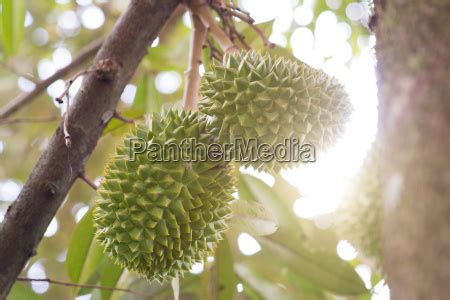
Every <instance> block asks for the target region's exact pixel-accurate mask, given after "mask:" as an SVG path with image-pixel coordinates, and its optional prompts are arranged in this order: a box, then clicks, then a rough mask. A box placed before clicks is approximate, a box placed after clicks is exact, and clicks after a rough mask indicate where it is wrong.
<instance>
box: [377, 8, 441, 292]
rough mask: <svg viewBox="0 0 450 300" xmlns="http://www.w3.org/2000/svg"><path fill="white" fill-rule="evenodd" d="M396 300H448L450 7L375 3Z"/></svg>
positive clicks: (387, 253) (387, 230) (387, 237)
mask: <svg viewBox="0 0 450 300" xmlns="http://www.w3.org/2000/svg"><path fill="white" fill-rule="evenodd" d="M375 10H376V15H375V19H374V22H372V23H373V25H374V27H375V34H376V38H377V46H376V55H377V60H378V67H377V68H378V80H379V98H380V118H379V123H380V125H379V127H380V134H381V139H382V141H383V165H382V174H383V181H384V182H383V184H384V187H383V197H384V209H385V220H384V228H383V230H384V260H385V261H384V267H385V271H386V273H387V280H388V284H389V287H390V289H391V299H396V300H397V299H407V300H415V299H448V297H449V295H450V153H449V149H450V99H449V95H450V84H449V78H450V51H449V48H448V47H449V45H450V17H449V15H450V1H448V0H430V1H422V0H412V1H405V0H391V1H388V0H386V1H384V0H378V1H375Z"/></svg>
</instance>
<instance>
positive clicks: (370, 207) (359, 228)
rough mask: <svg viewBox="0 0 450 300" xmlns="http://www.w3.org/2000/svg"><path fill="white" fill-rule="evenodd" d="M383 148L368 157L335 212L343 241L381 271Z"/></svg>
mask: <svg viewBox="0 0 450 300" xmlns="http://www.w3.org/2000/svg"><path fill="white" fill-rule="evenodd" d="M378 152H379V148H378V147H377V146H373V148H372V149H371V150H370V151H369V153H368V154H367V156H366V158H365V160H364V163H363V165H362V166H361V169H360V170H359V171H358V172H357V173H356V174H355V176H354V177H353V178H352V179H351V181H350V182H349V184H348V186H347V188H346V190H345V192H344V195H343V199H342V202H341V204H340V206H339V208H338V209H337V211H336V213H335V225H336V229H337V232H338V234H339V236H340V238H341V239H345V240H347V241H349V242H350V243H351V244H353V245H354V246H355V247H356V249H357V250H358V251H359V252H360V254H362V258H363V259H364V260H365V261H366V262H368V263H369V264H371V265H372V266H373V267H376V268H377V269H380V268H381V222H382V202H381V181H380V173H379V165H378V163H379V153H378Z"/></svg>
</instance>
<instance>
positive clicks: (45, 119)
mask: <svg viewBox="0 0 450 300" xmlns="http://www.w3.org/2000/svg"><path fill="white" fill-rule="evenodd" d="M60 118H61V117H59V116H49V117H42V118H15V119H0V125H5V124H19V123H48V122H54V121H58V120H59V119H60Z"/></svg>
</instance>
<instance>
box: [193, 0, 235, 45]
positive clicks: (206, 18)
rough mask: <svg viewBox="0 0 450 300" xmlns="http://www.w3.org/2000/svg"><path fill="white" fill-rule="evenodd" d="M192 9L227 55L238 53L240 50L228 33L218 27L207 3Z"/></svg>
mask: <svg viewBox="0 0 450 300" xmlns="http://www.w3.org/2000/svg"><path fill="white" fill-rule="evenodd" d="M203 2H204V1H203ZM191 9H192V10H193V11H194V13H195V14H197V15H198V16H199V17H200V19H201V20H202V22H203V24H204V25H205V27H206V28H208V30H209V32H210V33H211V35H212V36H213V37H214V38H215V39H216V40H217V43H219V45H220V47H221V48H222V49H223V51H224V52H225V53H227V52H236V51H238V50H239V49H238V48H237V46H236V45H235V44H234V43H233V42H232V41H231V39H230V37H229V36H228V35H227V34H226V32H225V31H224V30H223V29H222V28H220V26H219V25H217V22H216V20H215V19H214V17H213V16H212V14H211V12H210V10H209V6H208V5H207V4H206V2H204V4H199V5H196V6H193V7H192V8H191Z"/></svg>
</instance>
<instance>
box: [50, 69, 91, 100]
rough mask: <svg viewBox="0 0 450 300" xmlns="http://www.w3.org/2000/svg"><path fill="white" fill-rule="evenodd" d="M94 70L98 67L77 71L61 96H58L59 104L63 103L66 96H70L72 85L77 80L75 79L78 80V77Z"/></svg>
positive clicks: (68, 81)
mask: <svg viewBox="0 0 450 300" xmlns="http://www.w3.org/2000/svg"><path fill="white" fill-rule="evenodd" d="M94 71H96V69H88V70H83V71H80V72H77V73H75V75H73V76H72V77H71V78H70V79H69V80H67V82H66V88H65V89H64V91H63V93H62V94H61V96H59V97H56V99H55V100H56V102H58V103H59V104H62V103H63V102H64V97H67V98H69V89H70V87H71V86H72V84H73V83H74V82H75V80H77V78H78V77H80V76H83V75H85V74H87V73H90V72H94Z"/></svg>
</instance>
